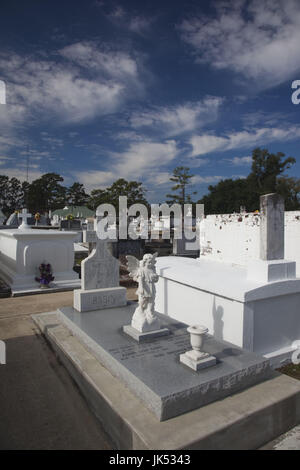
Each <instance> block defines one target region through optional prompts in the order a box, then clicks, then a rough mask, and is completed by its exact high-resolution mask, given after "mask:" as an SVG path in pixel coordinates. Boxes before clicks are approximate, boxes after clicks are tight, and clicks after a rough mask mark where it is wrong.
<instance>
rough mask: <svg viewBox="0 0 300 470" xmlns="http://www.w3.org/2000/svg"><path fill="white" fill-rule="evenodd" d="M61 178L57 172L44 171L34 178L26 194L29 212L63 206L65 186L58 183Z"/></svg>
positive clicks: (46, 210) (44, 210)
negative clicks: (44, 172)
mask: <svg viewBox="0 0 300 470" xmlns="http://www.w3.org/2000/svg"><path fill="white" fill-rule="evenodd" d="M63 180H64V179H63V177H62V176H60V175H58V174H57V173H46V174H44V175H42V176H41V177H40V178H38V179H36V180H34V181H33V182H32V183H31V185H30V187H29V190H28V195H27V198H28V207H29V210H30V212H31V213H35V212H48V211H49V210H55V209H60V208H62V207H64V205H65V203H66V188H65V187H64V186H62V185H61V184H60V183H61V182H62V181H63Z"/></svg>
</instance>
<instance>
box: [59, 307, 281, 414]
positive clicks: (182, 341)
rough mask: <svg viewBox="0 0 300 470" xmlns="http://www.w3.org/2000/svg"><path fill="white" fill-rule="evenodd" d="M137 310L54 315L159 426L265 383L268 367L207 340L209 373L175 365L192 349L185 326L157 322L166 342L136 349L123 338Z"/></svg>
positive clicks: (252, 356)
mask: <svg viewBox="0 0 300 470" xmlns="http://www.w3.org/2000/svg"><path fill="white" fill-rule="evenodd" d="M135 308H136V304H134V303H132V304H129V305H128V306H127V307H119V308H111V309H104V310H98V311H95V312H85V313H83V314H81V313H80V312H77V311H76V310H74V309H73V308H72V307H65V308H61V309H58V311H57V312H58V315H59V317H60V319H61V320H62V321H63V322H64V323H65V324H66V325H67V326H68V328H70V330H71V331H72V332H73V333H74V334H75V335H77V336H78V337H79V338H80V339H81V340H82V341H83V342H84V343H85V344H87V345H88V347H89V348H91V350H92V352H93V353H94V354H95V356H96V357H97V358H98V359H99V360H100V362H101V363H102V364H103V365H104V366H105V367H106V368H107V369H108V370H109V371H110V372H111V373H112V374H113V375H115V376H116V377H118V378H119V379H121V380H122V381H123V383H125V385H126V386H127V387H128V388H129V389H130V390H131V391H132V392H133V393H134V394H136V395H137V396H138V398H139V399H140V400H141V401H142V402H143V404H144V405H145V406H146V407H148V408H149V409H150V410H151V411H152V412H153V413H154V414H155V416H156V418H157V419H159V420H162V421H163V420H166V419H170V418H172V417H174V416H177V415H180V414H183V413H186V412H188V411H190V410H193V409H196V408H199V407H200V406H203V405H206V404H207V403H210V402H212V401H215V400H218V399H221V398H224V397H225V396H228V395H231V394H233V393H235V392H238V391H240V390H242V389H245V388H247V387H249V386H251V385H254V384H255V383H258V382H260V381H262V380H265V379H267V378H268V377H269V376H270V375H271V373H272V370H271V368H270V365H269V361H268V360H267V359H265V358H263V357H261V356H258V355H256V354H254V353H251V352H247V351H243V350H242V349H240V348H238V347H236V346H233V345H232V344H230V343H227V342H224V341H217V340H215V339H214V338H213V337H211V336H210V337H208V339H207V340H206V342H205V345H204V352H207V353H209V354H210V355H212V356H215V357H216V359H217V364H216V366H214V367H210V368H208V369H204V370H202V371H199V372H194V371H193V370H191V369H188V368H187V367H186V366H185V365H183V364H181V363H180V362H179V355H180V354H181V353H184V352H186V351H188V350H190V349H191V345H190V335H189V334H188V333H187V331H186V327H187V325H186V324H184V323H180V322H177V321H174V320H171V319H167V318H164V317H163V316H162V315H160V316H159V318H160V320H161V326H162V328H163V327H167V328H169V330H170V334H169V335H168V336H164V337H161V338H155V339H154V340H151V341H148V342H143V343H140V344H138V343H136V341H135V340H133V339H132V338H130V337H129V336H128V335H126V334H124V332H123V330H122V327H123V325H124V324H125V325H126V324H128V323H129V320H130V318H131V317H132V314H133V311H134V309H135Z"/></svg>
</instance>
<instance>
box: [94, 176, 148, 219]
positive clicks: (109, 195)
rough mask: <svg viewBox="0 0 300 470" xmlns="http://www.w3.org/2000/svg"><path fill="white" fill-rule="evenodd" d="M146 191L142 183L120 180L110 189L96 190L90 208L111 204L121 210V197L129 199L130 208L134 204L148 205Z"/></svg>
mask: <svg viewBox="0 0 300 470" xmlns="http://www.w3.org/2000/svg"><path fill="white" fill-rule="evenodd" d="M145 193H146V190H145V189H144V188H143V186H142V183H139V182H137V181H126V180H125V179H124V178H119V179H118V180H117V181H115V182H114V183H113V184H112V185H111V186H110V187H108V188H106V189H94V190H93V191H92V192H91V197H90V199H89V202H88V206H89V207H90V208H91V209H96V208H97V207H98V206H99V205H100V204H104V203H110V204H112V205H113V206H114V207H115V208H116V210H117V211H118V210H119V196H126V197H127V205H128V207H129V206H131V205H132V204H137V203H140V204H145V205H146V206H147V205H148V202H147V200H146V199H145Z"/></svg>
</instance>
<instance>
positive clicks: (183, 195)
mask: <svg viewBox="0 0 300 470" xmlns="http://www.w3.org/2000/svg"><path fill="white" fill-rule="evenodd" d="M189 171H190V169H189V168H188V167H186V166H177V167H176V168H175V169H174V170H173V176H172V177H171V178H170V180H171V181H173V182H174V183H176V184H175V185H174V186H172V188H171V189H172V191H179V193H178V194H167V195H166V197H167V198H169V200H168V201H167V204H173V203H177V204H180V205H182V206H183V204H186V203H191V202H192V200H191V195H190V194H187V192H186V189H187V186H188V185H189V184H190V183H191V181H190V180H191V178H193V176H194V175H191V174H190V173H189ZM196 193H197V191H194V192H193V193H192V194H196Z"/></svg>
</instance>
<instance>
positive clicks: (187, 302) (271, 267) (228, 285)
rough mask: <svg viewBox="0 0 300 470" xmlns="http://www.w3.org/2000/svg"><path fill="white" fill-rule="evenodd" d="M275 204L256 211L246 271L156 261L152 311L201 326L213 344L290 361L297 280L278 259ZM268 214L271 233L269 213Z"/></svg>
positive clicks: (298, 328) (296, 333)
mask: <svg viewBox="0 0 300 470" xmlns="http://www.w3.org/2000/svg"><path fill="white" fill-rule="evenodd" d="M275 202H276V201H275V200H274V195H269V196H268V201H267V206H266V205H265V206H264V207H265V208H266V207H267V212H266V211H265V210H264V209H263V207H262V208H261V209H262V210H261V213H262V214H261V218H262V219H265V220H263V221H262V223H261V225H260V226H261V227H262V229H261V238H262V243H261V250H260V258H258V259H254V260H252V261H251V262H249V263H248V264H247V265H244V266H243V265H237V264H233V263H229V262H220V261H216V260H210V259H208V258H206V257H201V256H200V258H199V259H188V258H178V257H160V258H158V260H157V274H158V275H159V281H158V283H157V295H156V303H155V309H156V311H158V312H159V313H163V314H165V315H168V316H170V317H172V318H175V319H176V320H179V321H184V322H185V323H187V324H189V325H193V324H199V323H200V324H205V325H207V327H208V328H209V332H210V333H211V334H213V335H214V336H215V337H216V338H217V339H223V340H225V341H229V342H231V343H233V344H236V345H237V346H240V347H242V348H244V349H248V350H250V351H253V352H256V353H259V354H263V355H265V356H266V357H268V358H270V359H271V360H272V363H273V364H274V365H280V363H281V361H282V360H285V359H290V357H291V354H292V352H293V351H294V349H295V348H294V344H295V343H294V342H295V341H297V340H299V339H300V279H297V278H296V263H295V262H294V261H292V260H285V259H280V258H282V256H283V245H284V237H283V230H282V225H283V217H282V212H283V206H282V205H280V204H277V202H276V203H275ZM274 210H275V217H276V229H275V228H274V219H273V218H272V217H270V213H269V212H271V213H273V214H274ZM277 210H278V211H279V212H280V213H279V214H277V213H276V211H277ZM270 227H271V228H270ZM272 227H273V228H272ZM280 227H281V228H280ZM266 231H267V232H268V236H269V238H267V237H266ZM274 238H275V240H274ZM270 258H271V259H270Z"/></svg>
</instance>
